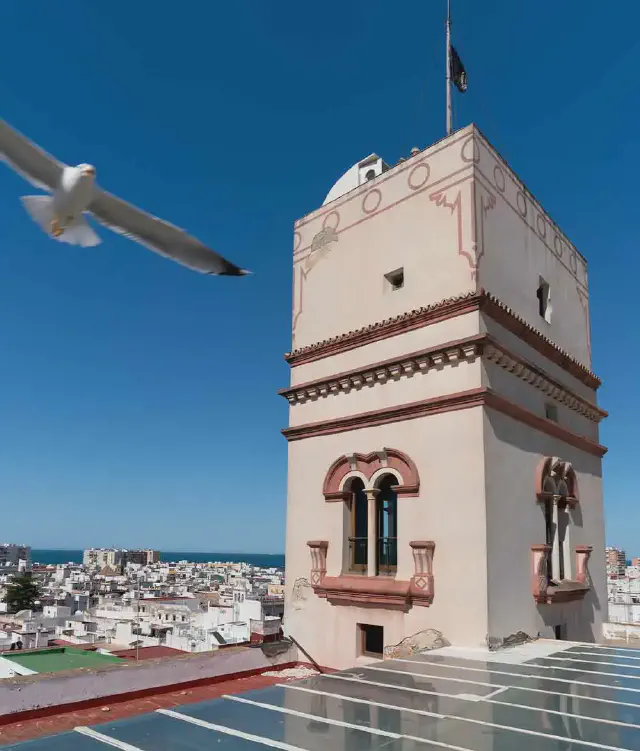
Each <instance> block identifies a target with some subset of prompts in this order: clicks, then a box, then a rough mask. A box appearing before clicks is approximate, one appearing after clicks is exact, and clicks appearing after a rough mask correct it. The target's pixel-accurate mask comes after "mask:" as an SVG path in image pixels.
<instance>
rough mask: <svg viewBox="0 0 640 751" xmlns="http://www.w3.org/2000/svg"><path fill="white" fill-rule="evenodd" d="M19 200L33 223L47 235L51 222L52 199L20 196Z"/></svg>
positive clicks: (48, 197)
mask: <svg viewBox="0 0 640 751" xmlns="http://www.w3.org/2000/svg"><path fill="white" fill-rule="evenodd" d="M20 200H21V201H22V203H23V204H24V207H25V209H26V211H27V213H28V214H29V216H30V217H31V218H32V219H33V221H34V222H35V223H36V224H37V225H38V226H39V227H40V228H41V229H42V230H43V231H44V232H46V233H47V234H49V229H50V227H51V222H52V220H53V198H52V197H51V196H22V198H21V199H20Z"/></svg>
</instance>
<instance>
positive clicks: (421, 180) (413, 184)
mask: <svg viewBox="0 0 640 751" xmlns="http://www.w3.org/2000/svg"><path fill="white" fill-rule="evenodd" d="M430 174H431V167H429V165H428V164H427V163H426V162H421V163H420V164H416V166H415V167H414V168H413V169H412V170H411V172H409V177H408V178H407V184H408V185H409V187H410V188H411V190H417V189H418V188H421V187H422V186H423V185H425V184H426V182H427V180H428V179H429V176H430Z"/></svg>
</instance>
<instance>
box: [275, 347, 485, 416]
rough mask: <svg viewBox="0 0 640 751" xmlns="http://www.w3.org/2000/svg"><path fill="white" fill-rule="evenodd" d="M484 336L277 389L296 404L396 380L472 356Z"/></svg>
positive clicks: (472, 358)
mask: <svg viewBox="0 0 640 751" xmlns="http://www.w3.org/2000/svg"><path fill="white" fill-rule="evenodd" d="M486 338H487V337H486V335H485V334H478V335H476V336H470V337H467V338H465V339H458V340H455V341H451V342H445V343H444V344H439V345H437V346H435V347H427V348H426V349H421V350H418V351H416V352H409V353H408V354H405V355H399V356H397V357H392V358H389V359H387V360H381V361H380V362H375V363H371V364H370V365H366V366H364V367H361V368H353V369H352V370H347V371H343V372H342V373H336V374H334V375H332V376H329V377H326V378H318V379H316V380H313V381H307V382H306V383H301V384H298V385H296V386H290V387H289V388H287V389H282V390H280V391H279V392H278V393H279V394H280V395H281V396H284V397H285V398H286V399H287V400H288V401H289V403H290V404H296V403H298V402H306V401H308V400H310V399H311V400H315V399H317V398H319V397H324V396H328V395H329V394H338V393H340V392H346V393H348V392H349V391H351V390H352V389H360V388H362V387H363V386H373V385H374V384H376V383H386V382H387V381H389V380H392V381H398V380H400V379H401V378H406V377H409V376H411V375H413V374H414V373H426V372H427V371H429V370H434V369H436V370H440V369H441V368H442V367H444V366H445V365H447V364H454V363H459V362H461V361H465V360H466V361H473V360H475V358H476V357H477V356H478V354H480V352H481V347H482V344H483V343H484V341H485V340H486Z"/></svg>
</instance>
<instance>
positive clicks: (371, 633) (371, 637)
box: [357, 623, 384, 657]
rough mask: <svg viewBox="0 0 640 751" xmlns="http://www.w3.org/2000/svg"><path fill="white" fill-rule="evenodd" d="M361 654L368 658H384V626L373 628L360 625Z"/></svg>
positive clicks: (367, 625) (364, 624)
mask: <svg viewBox="0 0 640 751" xmlns="http://www.w3.org/2000/svg"><path fill="white" fill-rule="evenodd" d="M357 628H358V636H359V637H360V650H359V651H360V654H361V655H365V656H366V657H382V654H383V650H384V629H383V627H382V626H372V625H370V624H368V623H359V624H358V626H357Z"/></svg>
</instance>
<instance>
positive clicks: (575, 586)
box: [531, 545, 593, 605]
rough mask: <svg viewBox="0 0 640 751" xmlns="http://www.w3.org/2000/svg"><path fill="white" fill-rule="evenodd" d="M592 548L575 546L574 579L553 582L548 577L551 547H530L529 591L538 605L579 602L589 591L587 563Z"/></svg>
mask: <svg viewBox="0 0 640 751" xmlns="http://www.w3.org/2000/svg"><path fill="white" fill-rule="evenodd" d="M592 550H593V548H592V547H590V546H588V545H578V546H576V578H575V579H562V580H560V581H555V580H553V579H550V577H549V557H550V556H551V545H532V546H531V590H532V594H533V599H534V600H535V601H536V602H537V603H538V604H549V605H550V604H552V603H557V602H574V601H575V600H581V599H582V598H583V597H584V596H585V595H586V593H587V592H588V591H589V590H590V589H591V585H590V584H589V571H588V568H587V566H588V563H589V556H590V555H591V552H592Z"/></svg>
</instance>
